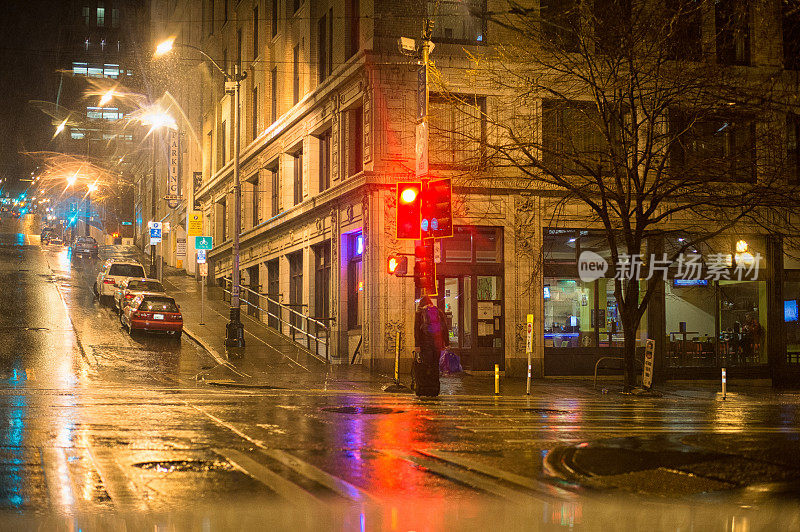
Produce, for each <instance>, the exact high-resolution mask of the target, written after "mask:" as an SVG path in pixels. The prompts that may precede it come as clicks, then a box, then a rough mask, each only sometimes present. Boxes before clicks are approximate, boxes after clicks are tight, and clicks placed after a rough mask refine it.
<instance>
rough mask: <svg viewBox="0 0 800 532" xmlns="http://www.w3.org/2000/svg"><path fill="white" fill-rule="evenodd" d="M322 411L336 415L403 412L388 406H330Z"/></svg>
mask: <svg viewBox="0 0 800 532" xmlns="http://www.w3.org/2000/svg"><path fill="white" fill-rule="evenodd" d="M322 410H323V411H325V412H333V413H334V414H399V413H400V412H402V410H396V409H394V408H389V407H387V406H329V407H326V408H323V409H322Z"/></svg>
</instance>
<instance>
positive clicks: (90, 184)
mask: <svg viewBox="0 0 800 532" xmlns="http://www.w3.org/2000/svg"><path fill="white" fill-rule="evenodd" d="M88 188H89V192H94V191H95V190H97V185H96V184H95V183H89V187H88Z"/></svg>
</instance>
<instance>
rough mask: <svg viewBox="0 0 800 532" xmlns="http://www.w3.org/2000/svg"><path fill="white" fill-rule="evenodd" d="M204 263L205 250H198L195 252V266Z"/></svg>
mask: <svg viewBox="0 0 800 532" xmlns="http://www.w3.org/2000/svg"><path fill="white" fill-rule="evenodd" d="M205 263H206V250H205V249H198V250H197V264H205Z"/></svg>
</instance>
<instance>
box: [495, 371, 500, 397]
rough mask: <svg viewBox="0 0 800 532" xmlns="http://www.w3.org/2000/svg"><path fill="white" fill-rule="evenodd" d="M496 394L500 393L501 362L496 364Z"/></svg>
mask: <svg viewBox="0 0 800 532" xmlns="http://www.w3.org/2000/svg"><path fill="white" fill-rule="evenodd" d="M494 394H495V395H499V394H500V364H495V365H494Z"/></svg>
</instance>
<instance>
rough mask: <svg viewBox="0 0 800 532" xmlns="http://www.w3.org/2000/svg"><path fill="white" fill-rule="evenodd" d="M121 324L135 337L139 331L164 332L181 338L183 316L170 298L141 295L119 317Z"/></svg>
mask: <svg viewBox="0 0 800 532" xmlns="http://www.w3.org/2000/svg"><path fill="white" fill-rule="evenodd" d="M119 322H120V324H121V325H122V327H123V328H127V329H128V331H129V332H130V333H131V336H133V335H134V334H135V333H136V332H137V331H150V332H164V333H168V334H171V335H173V336H174V337H176V338H180V337H181V334H182V333H183V316H182V315H181V310H180V307H178V304H177V303H175V300H174V299H172V298H171V297H169V296H160V295H146V294H139V295H138V296H136V297H135V298H133V299H132V300H131V302H130V304H129V305H128V306H126V307H125V308H124V310H123V311H122V313H121V314H120V315H119Z"/></svg>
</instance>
